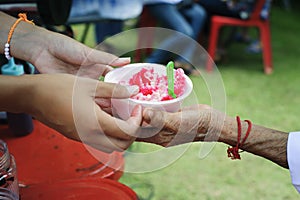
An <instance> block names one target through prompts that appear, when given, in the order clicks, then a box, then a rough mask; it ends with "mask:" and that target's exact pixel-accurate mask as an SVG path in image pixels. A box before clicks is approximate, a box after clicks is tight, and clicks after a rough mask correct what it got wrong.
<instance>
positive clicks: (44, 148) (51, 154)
mask: <svg viewBox="0 0 300 200" xmlns="http://www.w3.org/2000/svg"><path fill="white" fill-rule="evenodd" d="M0 132H1V139H3V140H4V141H6V142H7V145H8V148H9V151H10V152H11V153H12V154H13V155H14V157H15V159H16V163H17V170H18V178H19V182H20V183H21V184H24V185H30V184H37V183H55V182H57V181H59V180H65V179H74V178H81V177H99V178H108V179H113V180H118V179H119V178H120V177H121V176H122V174H123V169H124V157H123V154H122V153H119V152H115V153H112V154H106V153H103V152H101V151H97V150H92V152H93V155H92V154H91V153H90V151H89V150H87V149H86V146H85V145H83V144H82V143H80V142H76V141H72V140H70V139H68V138H65V137H64V136H62V135H61V134H59V133H57V132H56V131H54V130H52V129H50V128H48V127H47V126H45V125H43V124H42V123H40V122H38V121H34V131H33V133H31V134H29V135H27V136H24V137H13V136H12V135H11V133H10V131H9V130H8V128H7V126H0ZM90 150H91V149H90ZM95 157H96V158H99V159H96V158H95ZM99 160H100V161H99Z"/></svg>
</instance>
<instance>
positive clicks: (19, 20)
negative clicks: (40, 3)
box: [4, 13, 34, 60]
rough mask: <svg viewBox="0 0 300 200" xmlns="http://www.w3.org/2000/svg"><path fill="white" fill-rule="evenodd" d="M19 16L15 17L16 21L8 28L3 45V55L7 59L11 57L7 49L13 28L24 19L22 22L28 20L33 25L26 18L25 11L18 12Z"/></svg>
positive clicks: (31, 22)
mask: <svg viewBox="0 0 300 200" xmlns="http://www.w3.org/2000/svg"><path fill="white" fill-rule="evenodd" d="M18 16H19V18H18V19H17V21H16V22H15V23H14V24H13V25H12V26H11V28H10V30H9V33H8V36H7V42H6V43H5V46H4V55H5V57H6V58H7V60H10V59H11V55H10V52H9V49H10V40H11V38H12V35H13V33H14V30H15V28H16V27H17V25H18V24H19V23H20V22H21V21H24V22H28V23H30V24H32V25H34V23H33V21H30V20H28V19H27V16H26V14H25V13H19V15H18Z"/></svg>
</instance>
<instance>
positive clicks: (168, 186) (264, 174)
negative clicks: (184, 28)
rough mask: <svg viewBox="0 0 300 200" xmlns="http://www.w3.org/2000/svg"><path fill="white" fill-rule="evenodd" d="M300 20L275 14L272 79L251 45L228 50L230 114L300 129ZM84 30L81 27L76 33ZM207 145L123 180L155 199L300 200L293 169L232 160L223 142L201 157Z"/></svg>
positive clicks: (144, 147) (224, 67)
mask: <svg viewBox="0 0 300 200" xmlns="http://www.w3.org/2000/svg"><path fill="white" fill-rule="evenodd" d="M299 19H300V13H299V12H298V13H297V12H296V11H294V12H288V11H286V10H283V9H281V8H279V7H274V8H273V10H272V16H271V20H272V23H271V24H272V25H271V26H272V27H271V30H272V47H273V63H274V73H273V74H272V75H269V76H267V75H265V74H264V73H263V66H262V57H261V55H247V54H246V53H244V48H245V45H241V44H233V45H232V46H231V47H230V49H228V57H227V60H226V61H225V62H223V63H220V64H218V68H219V71H220V73H221V76H222V79H223V82H224V86H225V90H226V97H227V101H226V113H227V114H228V115H230V116H236V115H239V116H241V118H242V119H250V120H252V122H253V123H255V124H260V125H263V126H267V127H272V128H274V129H279V130H282V131H286V132H289V131H296V130H300V123H299V113H300V106H299V103H300V78H299V75H300V48H299V45H300V37H299V33H300V24H299V23H298V21H299ZM76 28H77V27H76ZM79 30H80V28H79V27H78V30H77V29H76V30H75V31H78V32H79ZM75 33H76V32H75ZM89 37H90V39H89V40H88V41H89V42H90V43H89V45H93V39H92V36H89ZM130 42H132V41H131V40H130ZM127 43H128V41H118V42H117V43H116V44H117V45H124V46H126V45H127ZM193 81H194V84H195V83H198V84H195V87H198V91H200V92H198V93H197V95H199V99H200V103H207V104H209V103H210V102H209V98H210V97H209V96H207V95H208V94H207V92H203V93H201V90H202V88H204V87H203V85H201V83H202V82H201V81H199V82H197V81H198V80H197V79H196V78H194V79H193ZM202 100H203V101H202ZM299 145H300V144H299ZM201 146H202V144H201V143H195V144H193V145H189V146H188V147H189V148H188V149H187V151H186V152H185V153H184V154H183V155H182V156H181V157H180V158H179V159H178V160H176V161H175V162H174V163H172V164H171V165H169V166H166V167H164V168H162V169H160V170H156V171H153V172H147V173H139V174H134V173H124V175H123V177H122V178H121V179H120V181H121V182H122V183H124V184H126V185H128V186H132V188H133V189H134V190H135V191H136V192H137V193H138V194H139V195H140V196H142V197H145V196H147V194H148V190H147V188H146V187H143V184H145V183H146V184H150V185H152V186H153V188H154V190H153V191H154V196H153V198H152V199H153V200H174V199H175V200H181V199H182V200H185V199H188V200H190V199H191V200H194V199H201V200H210V199H213V200H215V199H217V200H227V199H228V200H232V199H234V200H253V199H257V200H260V199H262V200H283V199H284V200H288V199H291V200H294V199H300V195H299V194H298V193H297V192H296V190H295V189H294V188H293V186H292V185H291V181H290V175H289V171H288V170H285V169H283V168H280V167H279V166H277V165H276V164H273V163H272V162H270V161H267V160H264V159H262V158H259V157H256V156H254V155H252V154H249V153H246V152H244V153H242V154H241V156H242V160H240V161H232V160H230V159H228V158H227V155H226V148H227V146H226V145H223V144H217V145H216V146H214V148H213V150H212V151H211V152H210V153H209V155H208V156H206V157H205V158H203V159H200V158H199V156H198V155H199V152H200V149H201ZM132 149H133V151H151V150H153V149H155V150H157V149H160V147H156V146H154V145H149V144H143V143H135V144H133V146H132ZM148 162H149V163H150V162H151V160H149V161H148ZM133 185H135V186H133ZM136 185H140V188H138V187H137V186H136ZM148 189H149V188H148ZM141 199H142V198H141Z"/></svg>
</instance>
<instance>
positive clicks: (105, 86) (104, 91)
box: [95, 81, 139, 99]
mask: <svg viewBox="0 0 300 200" xmlns="http://www.w3.org/2000/svg"><path fill="white" fill-rule="evenodd" d="M138 92H139V87H138V86H136V85H130V86H123V85H120V84H115V83H106V82H102V81H99V83H98V85H97V89H96V94H95V96H96V97H102V98H117V99H123V98H129V97H131V96H133V95H135V94H137V93H138Z"/></svg>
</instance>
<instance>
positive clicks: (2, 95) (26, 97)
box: [0, 75, 34, 113]
mask: <svg viewBox="0 0 300 200" xmlns="http://www.w3.org/2000/svg"><path fill="white" fill-rule="evenodd" d="M33 82H34V79H32V76H30V75H24V76H17V77H16V76H4V75H0V88H1V89H0V111H7V112H14V113H22V112H30V96H31V94H32V88H33V85H34V83H33Z"/></svg>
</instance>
